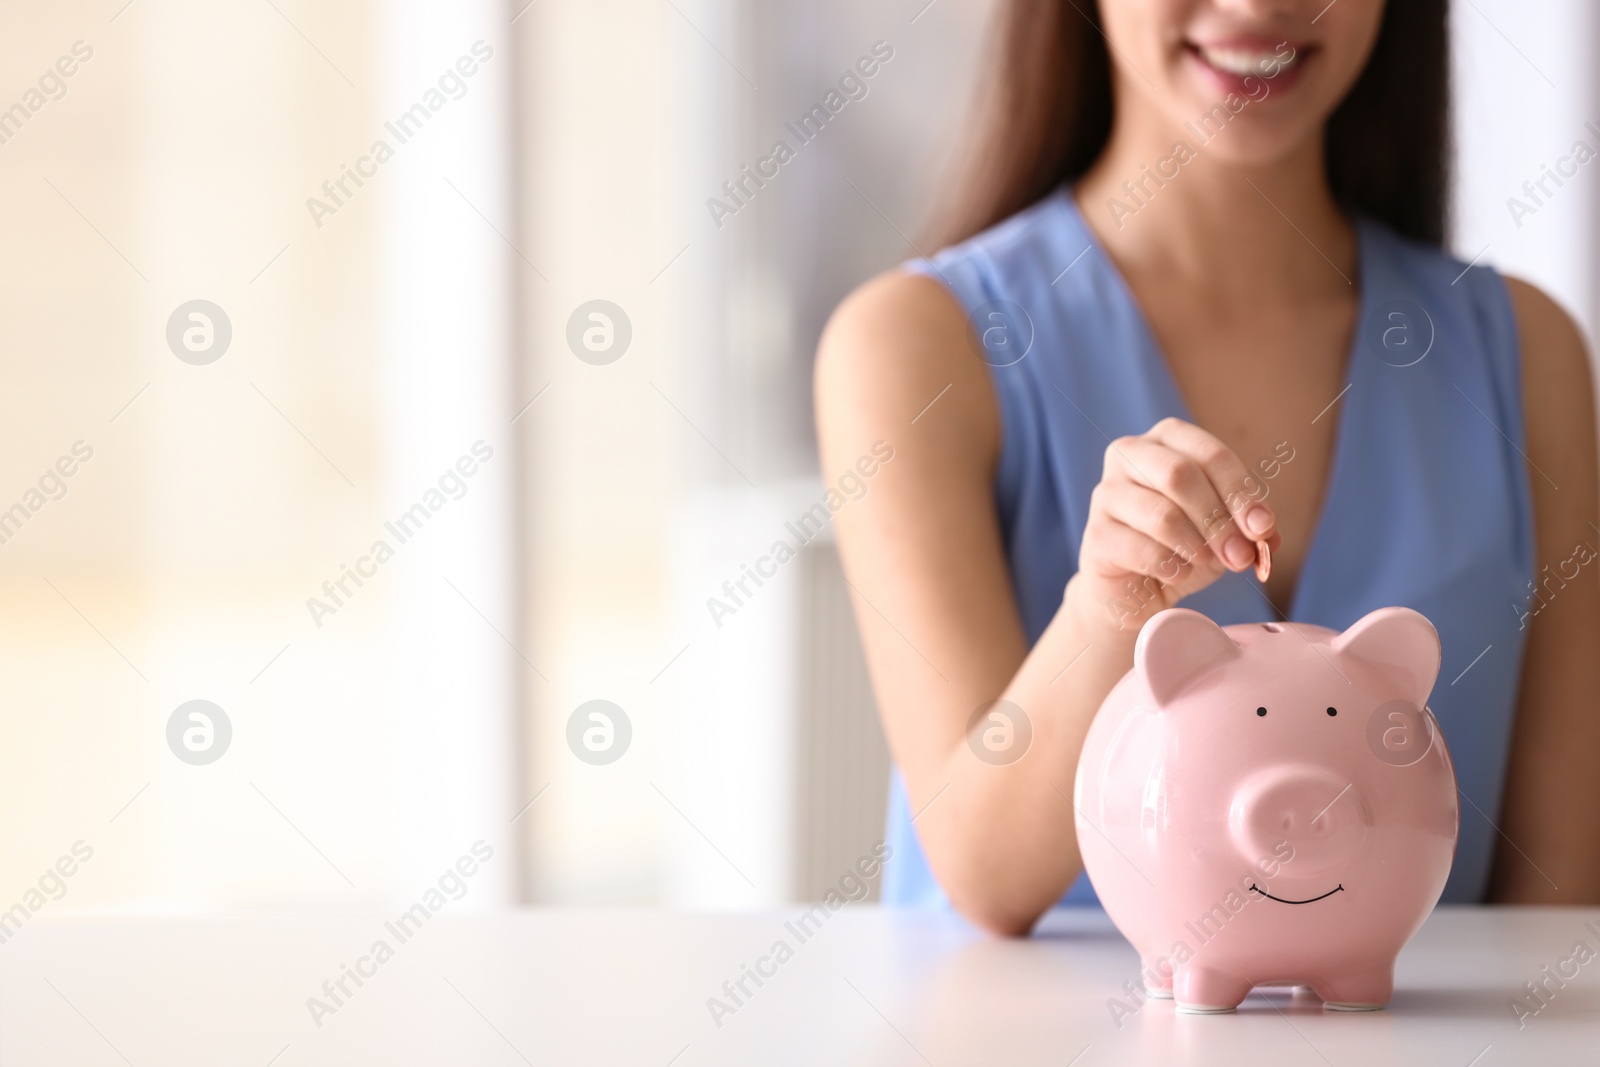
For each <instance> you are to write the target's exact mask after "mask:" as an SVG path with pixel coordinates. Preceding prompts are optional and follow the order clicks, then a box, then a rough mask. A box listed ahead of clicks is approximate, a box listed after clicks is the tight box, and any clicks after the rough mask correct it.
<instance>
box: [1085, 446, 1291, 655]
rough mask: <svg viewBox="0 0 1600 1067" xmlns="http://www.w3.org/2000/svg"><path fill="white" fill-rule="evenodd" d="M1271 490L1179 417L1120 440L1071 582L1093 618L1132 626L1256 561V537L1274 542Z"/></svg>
mask: <svg viewBox="0 0 1600 1067" xmlns="http://www.w3.org/2000/svg"><path fill="white" fill-rule="evenodd" d="M1265 496H1266V488H1265V486H1264V484H1263V483H1262V482H1261V480H1260V479H1259V478H1256V477H1254V476H1253V475H1252V474H1251V473H1250V468H1248V467H1247V466H1245V464H1244V463H1243V462H1241V461H1240V459H1239V457H1238V456H1237V455H1236V454H1235V453H1234V452H1233V450H1232V449H1230V448H1228V446H1227V445H1225V444H1223V443H1222V442H1221V441H1219V440H1218V439H1217V438H1216V437H1214V436H1213V435H1211V434H1210V433H1207V432H1206V431H1205V430H1202V429H1201V428H1200V427H1198V426H1195V425H1194V424H1192V423H1188V422H1184V421H1183V420H1182V419H1176V418H1168V419H1162V420H1161V421H1160V422H1158V423H1156V424H1155V425H1154V426H1152V427H1151V428H1150V429H1149V430H1148V431H1147V432H1145V433H1142V434H1139V435H1137V436H1131V437H1120V438H1118V439H1117V440H1115V441H1112V442H1111V444H1110V445H1109V446H1108V447H1107V448H1106V452H1105V466H1104V468H1103V471H1102V473H1101V476H1100V484H1099V485H1097V486H1095V488H1094V492H1093V493H1092V494H1091V495H1090V497H1089V518H1088V522H1087V525H1086V526H1085V528H1084V535H1083V544H1082V547H1081V548H1080V549H1079V552H1078V573H1077V575H1076V576H1075V577H1074V578H1073V579H1072V581H1071V582H1070V583H1068V586H1067V594H1066V599H1067V603H1068V606H1069V608H1070V609H1071V610H1073V611H1074V612H1076V613H1078V614H1079V617H1080V618H1081V619H1083V620H1084V621H1086V622H1093V623H1095V624H1097V625H1100V626H1104V627H1109V628H1112V629H1116V630H1122V629H1126V628H1130V627H1131V628H1133V629H1134V630H1135V631H1137V629H1138V628H1139V627H1140V626H1142V625H1143V624H1144V623H1145V622H1146V621H1147V620H1148V619H1149V618H1150V617H1151V616H1152V615H1154V614H1155V613H1156V612H1158V611H1160V610H1162V609H1163V608H1170V607H1172V606H1173V605H1174V604H1176V603H1177V602H1178V601H1180V600H1182V599H1183V598H1184V597H1186V596H1189V595H1190V594H1191V593H1195V592H1198V591H1199V590H1201V589H1204V588H1205V587H1206V586H1208V585H1210V584H1211V583H1212V582H1214V581H1216V580H1217V579H1218V578H1219V577H1221V576H1222V573H1223V571H1225V570H1231V571H1243V570H1248V569H1249V568H1251V567H1253V566H1254V565H1255V562H1256V546H1255V542H1256V541H1266V542H1267V545H1268V547H1269V548H1277V547H1278V543H1279V540H1280V539H1279V535H1278V531H1277V517H1276V516H1275V515H1274V514H1273V513H1272V509H1271V508H1269V507H1268V506H1267V505H1266V504H1265V503H1262V500H1263V498H1264V497H1265Z"/></svg>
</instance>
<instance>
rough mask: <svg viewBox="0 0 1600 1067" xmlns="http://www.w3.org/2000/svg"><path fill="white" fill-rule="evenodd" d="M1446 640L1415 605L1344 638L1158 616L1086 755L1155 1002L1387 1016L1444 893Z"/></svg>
mask: <svg viewBox="0 0 1600 1067" xmlns="http://www.w3.org/2000/svg"><path fill="white" fill-rule="evenodd" d="M1438 671H1439V636H1438V633H1437V632H1436V631H1435V630H1434V628H1433V624H1432V623H1430V622H1429V621H1428V620H1427V619H1426V618H1424V617H1423V616H1422V615H1419V614H1418V613H1417V612H1415V611H1412V610H1410V609H1409V608H1382V609H1380V610H1378V611H1374V612H1373V613H1372V614H1370V615H1368V616H1366V617H1365V618H1363V619H1361V620H1360V621H1359V622H1357V623H1356V624H1355V625H1353V626H1351V627H1350V628H1349V629H1348V630H1346V631H1345V632H1344V633H1335V632H1333V631H1332V630H1328V629H1325V628H1323V627H1320V626H1308V625H1305V624H1301V623H1252V624H1248V625H1240V626H1229V627H1226V628H1223V627H1219V626H1218V625H1217V624H1216V623H1214V622H1212V621H1211V620H1210V619H1208V618H1207V617H1206V616H1204V615H1201V614H1199V613H1198V612H1194V611H1189V610H1187V609H1185V608H1171V609H1169V610H1167V611H1163V612H1160V613H1159V614H1157V615H1155V616H1154V617H1153V618H1152V619H1151V620H1150V621H1149V622H1148V623H1146V624H1145V627H1144V630H1143V631H1142V632H1141V633H1140V634H1139V639H1138V642H1137V644H1136V645H1135V649H1134V655H1133V669H1132V670H1131V671H1129V672H1128V674H1127V675H1126V676H1124V677H1123V679H1122V680H1121V681H1120V682H1118V683H1117V685H1116V686H1115V687H1114V688H1113V689H1112V690H1111V692H1110V694H1109V695H1107V697H1106V699H1105V703H1104V704H1102V705H1101V707H1100V710H1099V713H1098V714H1097V715H1096V717H1095V719H1094V722H1093V724H1092V725H1091V727H1090V729H1089V733H1088V736H1087V738H1086V740H1085V742H1084V747H1083V755H1082V758H1081V760H1080V761H1079V764H1078V778H1077V784H1076V798H1075V799H1076V806H1077V816H1076V819H1077V833H1078V847H1079V849H1080V850H1081V853H1082V856H1083V863H1084V867H1085V868H1086V869H1087V871H1088V873H1089V878H1090V880H1091V881H1092V882H1093V883H1094V888H1095V892H1096V893H1097V894H1098V895H1099V897H1100V901H1101V903H1102V904H1103V905H1104V906H1105V909H1106V912H1107V913H1108V914H1109V915H1110V916H1111V919H1112V921H1113V922H1115V923H1116V925H1117V927H1118V929H1120V930H1121V931H1122V933H1123V935H1124V936H1126V937H1127V939H1128V940H1129V941H1130V942H1132V943H1133V946H1134V947H1135V948H1136V949H1137V950H1138V951H1139V956H1140V964H1141V970H1142V972H1143V977H1144V985H1145V989H1146V991H1147V992H1148V993H1149V994H1150V995H1151V996H1155V997H1172V998H1175V999H1176V1001H1177V1008H1178V1010H1179V1011H1181V1012H1188V1013H1210V1012H1228V1011H1232V1010H1234V1008H1235V1007H1237V1006H1238V1004H1239V1002H1240V1001H1241V1000H1243V999H1244V998H1245V996H1246V995H1247V994H1248V993H1249V992H1250V989H1251V987H1252V986H1257V985H1279V984H1295V985H1309V986H1310V987H1311V989H1312V990H1313V991H1314V992H1315V993H1316V994H1317V996H1319V997H1321V998H1322V1000H1323V1001H1324V1005H1325V1007H1328V1008H1335V1009H1344V1010H1366V1009H1375V1008H1381V1007H1383V1006H1384V1005H1385V1004H1386V1003H1388V1000H1389V996H1390V993H1391V992H1392V991H1393V988H1394V961H1395V957H1396V956H1397V955H1398V954H1399V952H1400V949H1401V947H1402V946H1403V945H1404V944H1405V943H1406V941H1407V940H1409V939H1410V937H1411V935H1412V934H1414V933H1415V932H1416V931H1417V928H1418V927H1419V926H1421V925H1422V922H1423V920H1424V919H1426V918H1427V916H1428V913H1429V911H1430V910H1432V908H1433V905H1434V904H1435V903H1436V902H1437V901H1438V899H1439V894H1440V892H1442V891H1443V889H1444V883H1445V877H1446V876H1447V875H1448V874H1449V873H1450V862H1451V859H1452V858H1453V856H1454V854H1455V844H1456V830H1457V816H1458V812H1457V807H1456V786H1455V771H1454V769H1453V768H1452V767H1451V763H1450V754H1449V752H1448V751H1447V750H1446V748H1445V744H1444V738H1443V736H1442V735H1441V734H1440V732H1439V727H1438V724H1437V722H1436V721H1435V720H1434V718H1433V715H1432V713H1431V712H1430V711H1429V710H1428V709H1427V700H1428V694H1429V693H1430V692H1431V691H1432V689H1433V683H1434V679H1435V677H1436V676H1437V674H1438Z"/></svg>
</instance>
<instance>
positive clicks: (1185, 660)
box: [1133, 608, 1242, 706]
mask: <svg viewBox="0 0 1600 1067" xmlns="http://www.w3.org/2000/svg"><path fill="white" fill-rule="evenodd" d="M1241 653H1242V649H1240V648H1239V645H1238V643H1237V642H1236V641H1234V639H1233V638H1231V637H1229V636H1228V635H1227V634H1225V633H1223V632H1222V627H1220V626H1218V625H1217V624H1216V623H1214V622H1212V621H1211V620H1210V619H1208V618H1206V617H1205V616H1204V615H1202V614H1200V613H1199V612H1198V611H1190V610H1189V609H1188V608H1168V609H1167V610H1166V611H1161V612H1157V613H1156V615H1155V617H1154V618H1153V619H1151V620H1150V621H1149V622H1147V623H1145V626H1144V629H1143V630H1140V631H1139V640H1138V641H1136V642H1135V643H1134V646H1133V669H1134V670H1135V671H1136V672H1137V673H1138V674H1139V676H1140V677H1141V678H1143V679H1144V682H1145V684H1146V685H1147V686H1149V687H1150V695H1151V696H1152V697H1154V698H1155V701H1156V704H1157V705H1158V706H1165V705H1166V704H1168V703H1169V702H1170V701H1172V699H1173V698H1175V697H1176V696H1177V695H1178V694H1179V693H1182V692H1183V691H1184V690H1185V689H1187V688H1189V686H1190V685H1192V684H1193V683H1194V682H1195V680H1196V679H1198V678H1199V677H1200V676H1201V675H1202V674H1205V673H1206V672H1207V671H1209V670H1211V669H1212V668H1213V667H1218V666H1220V665H1222V664H1224V663H1227V662H1228V661H1230V660H1233V659H1237V658H1238V657H1239V656H1240V655H1241Z"/></svg>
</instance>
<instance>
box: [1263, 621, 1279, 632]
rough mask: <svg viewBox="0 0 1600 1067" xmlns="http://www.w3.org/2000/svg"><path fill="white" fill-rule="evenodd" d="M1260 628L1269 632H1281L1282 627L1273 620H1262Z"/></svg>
mask: <svg viewBox="0 0 1600 1067" xmlns="http://www.w3.org/2000/svg"><path fill="white" fill-rule="evenodd" d="M1261 628H1262V629H1263V630H1265V631H1267V633H1269V634H1281V633H1283V627H1281V626H1279V625H1278V624H1277V623H1275V622H1264V623H1262V624H1261Z"/></svg>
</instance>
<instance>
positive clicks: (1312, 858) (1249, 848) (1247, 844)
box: [1229, 766, 1370, 878]
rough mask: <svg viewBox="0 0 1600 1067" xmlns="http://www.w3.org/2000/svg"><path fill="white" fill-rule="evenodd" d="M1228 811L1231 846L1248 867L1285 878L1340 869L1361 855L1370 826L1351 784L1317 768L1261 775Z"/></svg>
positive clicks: (1249, 782)
mask: <svg viewBox="0 0 1600 1067" xmlns="http://www.w3.org/2000/svg"><path fill="white" fill-rule="evenodd" d="M1231 807H1232V810H1231V811H1230V813H1229V815H1230V820H1229V821H1230V823H1231V824H1232V831H1233V839H1234V844H1235V846H1236V847H1237V848H1238V849H1239V851H1240V852H1241V853H1242V854H1243V855H1244V857H1245V859H1246V861H1248V862H1249V863H1250V865H1251V866H1252V867H1262V865H1263V864H1266V865H1268V867H1270V868H1276V869H1277V870H1278V871H1280V872H1281V873H1282V875H1283V876H1284V877H1288V878H1296V877H1299V876H1301V875H1308V876H1309V875H1319V874H1323V873H1325V872H1328V871H1331V870H1333V869H1335V868H1338V867H1342V866H1343V865H1345V864H1346V863H1348V862H1349V861H1350V860H1351V859H1353V858H1354V857H1355V855H1356V854H1357V853H1358V852H1359V851H1360V850H1361V846H1362V845H1363V844H1364V843H1365V842H1366V839H1367V828H1368V826H1369V824H1370V819H1369V818H1368V817H1367V811H1366V805H1365V802H1364V800H1363V798H1362V796H1361V794H1360V792H1359V791H1358V790H1357V788H1356V786H1355V784H1354V783H1353V782H1351V781H1350V780H1349V779H1348V778H1341V777H1339V776H1338V775H1336V774H1334V773H1332V772H1331V771H1328V770H1325V769H1323V768H1320V767H1304V766H1283V767H1274V768H1271V769H1269V770H1266V771H1263V772H1261V773H1259V774H1257V775H1255V776H1253V777H1251V778H1250V779H1248V780H1247V781H1245V782H1244V783H1243V784H1242V785H1241V786H1240V787H1239V789H1238V791H1237V792H1236V793H1235V794H1234V797H1233V804H1232V806H1231Z"/></svg>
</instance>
